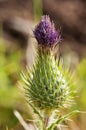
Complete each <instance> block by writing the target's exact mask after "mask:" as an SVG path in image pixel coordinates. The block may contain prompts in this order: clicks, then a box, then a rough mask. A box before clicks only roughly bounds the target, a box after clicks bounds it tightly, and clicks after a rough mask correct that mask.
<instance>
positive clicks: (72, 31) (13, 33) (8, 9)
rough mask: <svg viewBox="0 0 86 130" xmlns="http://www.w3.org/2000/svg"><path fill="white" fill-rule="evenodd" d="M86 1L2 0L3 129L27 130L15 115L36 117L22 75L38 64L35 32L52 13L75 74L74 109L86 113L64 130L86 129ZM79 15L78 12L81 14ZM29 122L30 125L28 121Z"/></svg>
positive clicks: (0, 93)
mask: <svg viewBox="0 0 86 130" xmlns="http://www.w3.org/2000/svg"><path fill="white" fill-rule="evenodd" d="M85 5H86V2H84V1H82V0H77V1H75V2H73V1H72V0H70V1H68V0H66V1H65V2H63V1H59V0H57V1H54V0H51V2H50V1H49V0H25V1H23V0H13V1H11V0H6V1H0V130H8V129H9V130H24V128H23V127H22V125H21V123H20V122H19V120H18V119H17V118H16V116H15V114H14V110H18V111H19V113H20V114H21V115H22V117H23V119H24V120H25V121H26V122H28V120H27V119H32V118H33V114H32V110H31V108H29V107H28V106H27V104H26V102H25V99H24V97H23V93H21V91H20V88H22V86H21V84H20V80H21V77H20V73H21V72H22V70H25V69H26V66H27V65H28V66H32V65H33V61H34V47H33V43H34V42H35V40H34V37H33V34H32V31H33V29H34V27H35V24H36V23H37V21H38V20H39V19H40V17H41V15H42V14H49V15H50V17H51V18H52V19H53V20H54V22H55V23H56V28H59V29H60V27H61V31H62V39H63V40H62V44H60V52H59V53H60V54H61V59H62V60H63V62H64V65H65V67H69V68H70V70H71V72H72V73H73V74H74V81H75V83H76V90H77V96H76V98H75V105H73V106H72V108H71V109H70V110H72V109H78V110H80V111H82V112H81V113H80V114H78V115H76V116H74V118H73V120H74V121H71V122H68V128H63V130H85V128H86V123H85V122H86V113H84V112H85V111H86V25H85V23H86V21H85V17H86V12H85ZM77 12H78V13H77ZM19 87H20V88H19ZM28 123H29V122H28Z"/></svg>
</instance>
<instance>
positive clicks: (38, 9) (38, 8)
mask: <svg viewBox="0 0 86 130" xmlns="http://www.w3.org/2000/svg"><path fill="white" fill-rule="evenodd" d="M33 10H34V18H35V20H39V19H40V17H41V16H42V14H43V11H42V0H33Z"/></svg>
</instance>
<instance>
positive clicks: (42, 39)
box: [23, 16, 72, 130]
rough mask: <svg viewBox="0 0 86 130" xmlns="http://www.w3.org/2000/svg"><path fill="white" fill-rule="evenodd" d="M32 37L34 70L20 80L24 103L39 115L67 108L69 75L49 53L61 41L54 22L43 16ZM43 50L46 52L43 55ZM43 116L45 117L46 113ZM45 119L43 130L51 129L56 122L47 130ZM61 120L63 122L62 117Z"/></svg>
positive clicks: (69, 89)
mask: <svg viewBox="0 0 86 130" xmlns="http://www.w3.org/2000/svg"><path fill="white" fill-rule="evenodd" d="M34 35H35V38H36V40H37V42H38V49H39V51H38V55H37V57H36V60H35V63H34V66H33V69H32V70H31V71H30V72H28V74H27V76H26V77H25V76H23V79H24V81H25V84H26V87H25V94H26V97H27V100H28V101H29V104H30V105H31V107H32V108H33V109H34V108H37V110H36V109H34V110H35V111H36V113H37V114H38V115H39V113H38V112H37V111H38V110H40V111H41V110H43V111H44V112H45V113H48V112H49V111H50V112H52V111H54V110H55V109H59V108H61V107H63V106H64V107H65V106H67V105H69V103H70V99H71V95H72V91H71V86H72V84H71V82H70V81H71V80H70V79H71V78H70V76H69V74H68V73H66V71H63V69H62V67H61V66H60V65H58V59H56V60H55V58H54V55H53V53H52V51H50V50H52V48H54V47H55V45H56V44H57V43H58V42H59V41H60V40H61V36H60V34H59V31H56V30H55V27H54V23H53V22H51V21H50V18H49V16H43V17H42V19H41V21H40V23H39V24H38V25H37V26H36V28H35V30H34ZM45 50H47V52H48V51H49V53H46V51H45ZM33 106H34V107H33ZM43 111H41V112H43ZM44 116H45V117H46V114H44ZM39 117H40V116H39ZM45 117H42V118H44V119H43V121H44V123H43V122H42V123H43V124H44V125H43V126H44V127H43V130H53V128H52V127H53V126H54V125H55V123H54V125H52V124H51V126H50V127H49V129H45V128H46V127H47V125H46V119H48V118H47V117H46V118H45ZM61 119H62V120H63V118H61ZM58 120H59V118H58ZM57 122H58V121H57Z"/></svg>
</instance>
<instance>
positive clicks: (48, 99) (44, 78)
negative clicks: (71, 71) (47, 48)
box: [23, 53, 71, 109]
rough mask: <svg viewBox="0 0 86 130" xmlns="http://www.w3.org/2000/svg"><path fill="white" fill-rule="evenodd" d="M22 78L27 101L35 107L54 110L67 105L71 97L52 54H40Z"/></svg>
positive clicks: (62, 74)
mask: <svg viewBox="0 0 86 130" xmlns="http://www.w3.org/2000/svg"><path fill="white" fill-rule="evenodd" d="M23 78H24V81H25V83H26V87H25V93H26V96H27V99H28V101H29V102H31V103H33V104H34V105H35V106H36V107H39V108H40V109H56V108H59V107H61V106H65V105H67V104H68V102H69V100H70V95H71V92H70V91H71V90H70V85H69V81H67V79H66V78H67V77H66V74H65V72H64V73H63V72H62V70H61V68H60V67H59V66H58V61H57V60H56V61H55V59H54V56H53V55H52V53H51V54H50V55H47V54H42V53H40V55H38V57H37V60H36V63H35V65H34V67H33V69H32V70H31V71H30V73H29V74H28V76H27V77H25V76H24V77H23Z"/></svg>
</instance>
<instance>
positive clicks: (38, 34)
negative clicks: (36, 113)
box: [34, 15, 61, 47]
mask: <svg viewBox="0 0 86 130" xmlns="http://www.w3.org/2000/svg"><path fill="white" fill-rule="evenodd" d="M34 36H35V38H36V40H37V42H38V44H41V45H43V46H48V47H51V46H54V45H56V44H57V43H58V42H59V41H60V40H61V35H60V32H59V31H56V29H55V26H54V23H53V22H51V20H50V18H49V16H47V15H44V16H43V17H42V18H41V21H40V22H39V24H38V25H37V26H36V28H35V30H34Z"/></svg>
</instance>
